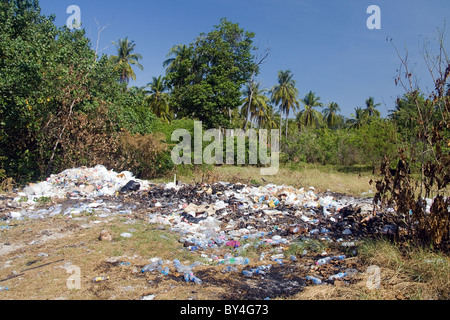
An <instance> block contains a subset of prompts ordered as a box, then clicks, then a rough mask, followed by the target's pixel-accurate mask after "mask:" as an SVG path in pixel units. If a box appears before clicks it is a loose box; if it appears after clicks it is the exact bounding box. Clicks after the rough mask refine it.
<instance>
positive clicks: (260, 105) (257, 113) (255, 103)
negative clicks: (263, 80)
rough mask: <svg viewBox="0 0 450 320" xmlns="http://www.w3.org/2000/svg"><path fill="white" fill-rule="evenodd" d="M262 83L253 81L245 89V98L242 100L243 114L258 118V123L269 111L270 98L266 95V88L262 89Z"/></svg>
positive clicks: (253, 118) (251, 118)
mask: <svg viewBox="0 0 450 320" xmlns="http://www.w3.org/2000/svg"><path fill="white" fill-rule="evenodd" d="M259 86H260V84H259V83H255V82H252V83H250V84H248V85H247V86H246V89H245V91H244V95H245V99H244V100H243V101H242V102H243V106H242V108H241V116H242V117H247V118H250V121H253V120H256V122H257V123H258V125H260V124H261V119H262V118H263V117H264V115H265V114H266V112H267V103H268V102H269V98H267V97H266V96H265V92H266V91H267V90H266V89H260V88H259Z"/></svg>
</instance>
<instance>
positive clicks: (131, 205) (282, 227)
mask: <svg viewBox="0 0 450 320" xmlns="http://www.w3.org/2000/svg"><path fill="white" fill-rule="evenodd" d="M18 195H19V197H17V198H14V202H13V204H14V206H12V207H11V208H10V209H7V210H6V211H5V212H6V214H5V216H7V219H17V220H20V219H25V218H32V219H42V218H46V217H54V216H59V215H61V216H63V217H64V218H65V219H68V220H69V219H81V220H82V218H83V217H86V216H89V217H90V216H94V217H95V218H94V219H92V220H90V223H102V222H107V221H109V220H110V218H111V217H114V216H119V217H120V219H123V220H125V218H126V219H128V220H129V221H132V220H134V219H143V220H146V221H147V222H148V223H149V224H151V225H156V228H158V229H161V230H167V231H170V232H173V233H176V234H177V235H178V239H179V242H180V243H181V244H182V246H183V248H184V249H183V250H186V251H188V250H189V254H190V255H198V256H201V257H202V259H203V260H202V261H203V262H204V263H207V264H209V265H210V266H212V267H217V270H220V271H218V272H221V273H224V274H226V273H233V272H236V273H239V274H240V273H241V272H242V275H244V277H242V275H241V277H242V278H243V279H245V278H246V277H253V278H256V276H257V275H262V276H264V277H267V276H268V275H270V274H275V273H276V272H273V270H274V269H275V270H282V269H286V270H289V269H288V268H291V267H292V268H294V267H297V266H298V267H300V266H304V263H303V262H304V261H305V260H307V259H310V260H309V262H308V263H309V265H308V267H309V266H310V267H312V268H316V269H318V270H319V271H323V273H321V272H319V274H321V275H323V276H324V277H323V278H319V277H318V276H314V277H313V276H309V275H308V276H307V277H306V279H307V280H308V281H311V282H312V283H314V284H322V283H323V282H324V281H325V282H326V281H327V279H328V280H336V279H342V278H345V276H343V274H344V273H346V272H344V271H345V268H344V265H345V264H346V263H347V261H346V260H344V259H346V257H345V256H343V255H340V256H339V255H336V256H333V255H332V254H337V253H334V252H330V251H331V250H329V249H328V248H330V247H331V248H335V247H336V246H327V247H326V248H327V249H326V251H327V252H329V253H326V254H325V255H324V256H323V258H322V259H319V260H317V261H315V260H316V259H318V258H319V257H320V256H317V257H316V256H314V257H313V254H314V252H315V253H320V252H321V251H323V248H321V249H320V251H318V250H313V248H312V247H311V246H307V247H306V248H308V250H306V249H303V248H301V249H300V251H297V253H295V254H292V253H293V252H292V251H289V250H287V249H288V248H289V246H291V245H292V244H298V243H306V242H307V241H309V240H320V241H321V242H325V243H333V242H335V243H337V244H339V246H338V247H342V251H343V252H346V253H347V252H348V251H347V250H345V249H347V248H352V247H355V246H356V243H357V240H358V239H359V238H360V237H362V236H365V235H367V234H377V233H378V234H388V235H389V234H392V233H393V232H398V230H397V229H395V228H394V227H395V226H393V225H389V224H388V225H385V222H384V221H383V219H381V217H380V216H379V215H378V214H377V213H376V212H374V209H373V204H372V200H371V199H356V198H353V197H347V196H342V195H335V194H332V193H331V192H327V193H325V194H319V193H317V192H316V190H315V189H314V188H306V189H305V188H300V189H298V188H294V187H291V186H285V185H274V184H267V185H265V186H251V185H244V184H239V183H236V184H231V183H226V182H217V183H214V184H196V185H188V184H180V183H179V182H178V181H176V179H175V181H174V182H173V183H172V182H171V183H168V184H159V185H157V184H151V183H149V182H148V181H142V180H139V179H136V178H135V177H134V176H133V174H132V173H131V172H127V171H125V172H122V173H117V172H114V171H112V170H107V169H106V168H105V167H104V166H96V167H94V168H85V167H82V168H74V169H68V170H65V171H63V172H61V173H59V174H56V175H52V176H50V177H49V178H48V179H47V180H46V181H43V182H40V183H37V184H32V185H29V186H27V187H26V188H25V189H24V190H23V192H20V193H18ZM42 197H49V198H50V199H51V201H50V202H49V203H48V205H47V206H37V204H36V203H37V202H38V201H36V200H38V199H40V198H42ZM69 199H70V200H69ZM64 200H65V201H64ZM124 200H126V201H124ZM0 204H1V203H0ZM95 219H98V220H95ZM94 220H95V221H94ZM3 229H6V227H5V228H3V227H2V230H3ZM131 230H132V229H129V231H130V232H123V233H121V234H120V236H121V237H124V238H130V237H132V236H133V233H134V232H133V233H132V232H131ZM161 238H162V239H161V241H166V240H164V239H168V237H163V236H161ZM99 240H102V241H113V236H112V234H111V232H110V231H108V230H103V231H102V233H101V234H100V236H99ZM344 240H345V241H344ZM249 250H257V251H258V255H259V259H258V258H255V259H254V261H253V258H252V260H250V259H249V258H247V257H246V256H247V255H248V251H249ZM248 256H250V255H248ZM256 257H258V256H256ZM169 262H170V268H169V266H167V262H163V261H162V259H160V258H158V257H157V258H154V259H152V260H150V261H149V262H148V263H147V264H146V265H145V266H143V267H142V265H141V266H140V267H139V269H141V270H140V271H141V273H147V272H155V271H156V272H155V273H153V274H152V276H155V274H158V275H159V276H161V275H163V276H169V277H173V276H177V275H176V273H178V274H179V276H181V277H183V278H184V279H185V280H186V281H187V282H193V283H196V284H203V282H206V281H207V279H206V278H204V277H203V274H202V273H198V275H199V276H200V277H202V279H200V278H198V277H197V276H195V275H194V271H193V269H195V268H197V267H198V266H200V265H202V264H203V262H195V263H193V264H191V265H184V264H182V263H181V262H180V261H179V260H177V259H174V260H173V261H169ZM268 262H271V263H273V266H272V264H267V263H268ZM172 263H173V267H174V269H175V270H176V273H175V272H172V273H170V275H169V272H170V271H171V268H172V271H173V267H172V265H171V264H172ZM261 263H264V265H262V266H257V264H261ZM120 265H122V264H120ZM124 265H127V264H124ZM128 265H129V264H128ZM341 265H342V267H341ZM243 268H244V270H243ZM139 269H137V270H136V271H137V273H139V271H138V270H139ZM328 269H329V270H328ZM308 270H309V269H308ZM286 272H288V271H286ZM347 274H348V273H347ZM304 275H305V274H304V273H303V275H302V281H303V282H304V279H305V277H304ZM323 279H325V280H323ZM301 285H303V283H302V284H301Z"/></svg>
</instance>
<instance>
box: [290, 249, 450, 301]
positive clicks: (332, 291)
mask: <svg viewBox="0 0 450 320" xmlns="http://www.w3.org/2000/svg"><path fill="white" fill-rule="evenodd" d="M358 257H359V258H360V259H361V262H362V263H363V265H364V266H365V268H366V272H365V273H360V274H357V275H356V277H355V278H354V281H355V283H353V284H344V282H335V285H334V286H332V285H321V286H310V287H307V288H305V290H304V291H303V292H301V293H299V294H297V295H296V296H294V297H292V299H295V300H448V299H449V298H450V258H449V257H448V256H446V255H444V254H439V253H435V252H432V251H431V250H426V249H423V248H413V247H409V248H406V249H403V250H401V249H400V248H399V246H398V245H396V244H392V243H390V242H388V241H385V240H378V241H373V240H367V241H365V242H364V243H363V244H362V245H361V246H360V247H359V254H358ZM369 266H377V267H379V268H380V269H379V270H380V286H379V288H370V286H368V285H367V283H368V282H369V283H373V282H372V281H373V279H374V278H373V275H374V273H373V272H370V271H369V270H368V269H367V268H368V267H369Z"/></svg>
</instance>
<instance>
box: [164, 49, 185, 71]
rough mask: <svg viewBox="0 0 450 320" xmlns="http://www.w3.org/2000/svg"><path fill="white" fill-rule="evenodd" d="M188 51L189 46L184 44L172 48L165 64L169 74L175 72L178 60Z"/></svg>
mask: <svg viewBox="0 0 450 320" xmlns="http://www.w3.org/2000/svg"><path fill="white" fill-rule="evenodd" d="M186 50H187V46H186V45H184V44H177V45H174V46H173V47H172V48H170V50H169V53H168V54H167V58H168V59H167V60H165V61H164V62H163V67H164V68H166V71H167V72H170V71H172V70H173V68H174V63H175V61H176V58H177V57H178V56H179V55H181V53H182V52H184V51H186Z"/></svg>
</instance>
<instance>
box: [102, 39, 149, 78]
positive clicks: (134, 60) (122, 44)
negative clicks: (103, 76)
mask: <svg viewBox="0 0 450 320" xmlns="http://www.w3.org/2000/svg"><path fill="white" fill-rule="evenodd" d="M113 44H114V45H115V46H116V48H117V55H116V56H111V58H110V59H111V62H112V63H114V64H115V65H116V69H117V70H118V71H119V72H120V83H127V84H128V83H129V82H130V79H133V80H136V74H135V73H134V71H133V68H132V66H136V67H138V68H139V69H140V70H143V69H144V67H143V66H142V65H141V64H140V63H139V60H141V59H142V55H140V54H139V53H133V52H134V50H135V47H136V44H135V43H134V41H130V40H128V37H126V38H125V39H119V43H115V42H114V41H113Z"/></svg>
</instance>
